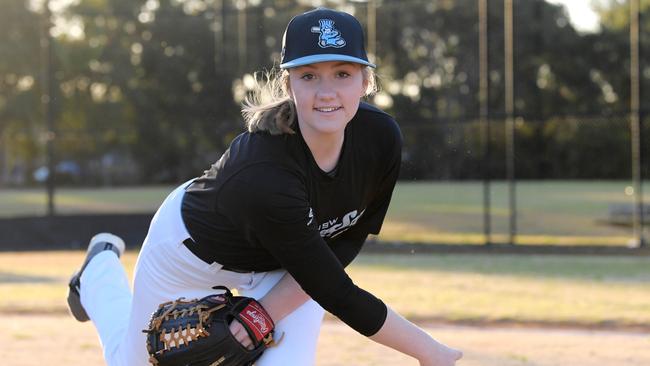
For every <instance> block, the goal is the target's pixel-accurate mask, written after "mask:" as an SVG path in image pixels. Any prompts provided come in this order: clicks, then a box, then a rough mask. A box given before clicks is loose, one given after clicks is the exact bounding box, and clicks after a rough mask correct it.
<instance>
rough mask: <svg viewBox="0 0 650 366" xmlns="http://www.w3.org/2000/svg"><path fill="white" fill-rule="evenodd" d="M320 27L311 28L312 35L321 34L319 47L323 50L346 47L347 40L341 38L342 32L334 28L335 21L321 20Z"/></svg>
mask: <svg viewBox="0 0 650 366" xmlns="http://www.w3.org/2000/svg"><path fill="white" fill-rule="evenodd" d="M318 23H319V24H320V26H318V27H315V26H314V27H311V32H312V33H320V35H319V36H318V46H320V47H321V48H327V47H334V48H341V47H343V46H345V39H343V37H341V32H339V30H338V29H336V28H334V21H333V20H330V19H320V20H319V21H318Z"/></svg>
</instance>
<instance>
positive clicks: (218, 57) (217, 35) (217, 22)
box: [212, 0, 226, 75]
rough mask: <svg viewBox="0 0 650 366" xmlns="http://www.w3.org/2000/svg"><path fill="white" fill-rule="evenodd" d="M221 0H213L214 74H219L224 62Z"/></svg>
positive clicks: (223, 24)
mask: <svg viewBox="0 0 650 366" xmlns="http://www.w3.org/2000/svg"><path fill="white" fill-rule="evenodd" d="M223 11H224V7H223V0H217V1H215V2H214V23H213V28H214V29H213V30H212V31H213V32H214V66H215V71H216V74H217V75H219V70H220V69H221V67H223V63H224V61H225V60H224V49H225V43H226V41H225V39H224V30H225V27H226V24H225V23H224V21H225V17H224V14H223Z"/></svg>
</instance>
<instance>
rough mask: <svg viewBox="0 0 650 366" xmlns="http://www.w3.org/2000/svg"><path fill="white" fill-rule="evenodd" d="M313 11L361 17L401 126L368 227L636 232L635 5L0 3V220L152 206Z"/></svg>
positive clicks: (596, 239) (386, 236) (525, 0)
mask: <svg viewBox="0 0 650 366" xmlns="http://www.w3.org/2000/svg"><path fill="white" fill-rule="evenodd" d="M314 6H328V7H333V8H337V9H341V10H344V11H347V12H349V13H352V14H354V15H355V16H356V17H357V18H358V19H359V20H360V21H361V22H362V23H363V25H364V27H365V28H366V30H367V33H366V36H367V39H368V41H367V45H368V47H367V48H368V51H369V54H370V57H371V60H372V61H374V62H376V63H377V64H378V66H379V67H378V69H377V71H378V74H379V78H380V84H381V91H380V92H379V93H378V94H377V95H375V96H374V97H372V98H371V100H370V102H372V103H375V104H376V105H378V106H379V107H381V108H383V109H384V110H386V111H387V112H389V113H391V114H392V115H393V116H395V118H396V119H397V121H398V122H399V124H400V126H401V128H402V132H403V135H404V141H405V144H404V154H403V164H402V172H401V179H400V183H399V184H398V187H397V189H396V192H395V198H394V203H393V205H392V207H391V211H390V214H389V220H388V221H387V224H386V225H385V227H384V231H383V233H382V237H380V239H383V240H384V241H399V242H422V243H444V244H491V243H506V244H553V245H556V244H557V245H606V246H623V247H625V246H634V247H638V246H642V245H644V244H645V242H646V241H647V235H648V223H649V221H650V208H649V207H648V205H647V204H646V205H645V206H644V205H643V188H644V177H648V174H649V173H650V147H649V146H648V145H649V144H648V143H647V142H646V141H647V139H648V136H650V131H649V130H650V123H649V121H648V119H649V116H648V113H647V112H648V101H647V98H645V97H644V95H645V90H647V88H648V86H649V85H650V62H649V59H650V52H647V50H648V46H649V45H650V37H649V34H650V33H649V32H650V1H648V0H593V1H592V0H566V1H561V0H552V1H551V0H547V1H543V0H489V1H488V0H459V1H451V0H434V1H431V0H426V1H425V0H408V1H398V0H367V1H362V0H356V1H353V0H338V1H325V0H323V1H316V0H273V1H272V0H146V1H133V0H29V1H26V0H4V1H3V4H2V11H0V217H3V218H5V219H9V218H17V217H50V218H52V217H57V216H62V215H63V216H64V215H71V214H106V213H114V214H120V213H122V214H124V213H142V214H147V215H150V214H152V213H153V212H154V210H155V208H156V207H157V205H158V204H159V203H160V202H161V200H162V199H163V198H164V196H165V194H166V193H167V192H168V191H169V190H170V189H171V187H172V186H173V185H175V184H178V183H179V182H182V181H184V180H187V179H189V178H191V177H194V176H197V175H200V174H201V172H202V171H203V170H204V169H206V168H207V167H209V165H210V164H211V163H212V162H214V161H216V160H217V159H218V157H219V156H220V154H221V153H222V152H223V151H224V150H225V149H226V148H227V146H228V144H229V142H230V141H231V139H232V138H233V137H234V136H236V135H237V134H239V133H241V132H242V131H243V122H242V118H241V116H240V112H239V110H240V103H241V102H242V100H243V98H244V97H245V96H246V94H247V93H248V92H249V91H250V90H251V89H252V87H253V85H254V81H255V79H256V78H257V77H259V76H258V74H256V72H258V71H264V70H269V69H271V68H273V67H274V66H276V65H277V63H278V59H279V53H280V47H281V40H282V33H283V31H284V27H285V26H286V24H287V22H288V20H289V19H290V18H291V17H292V16H293V15H295V14H297V13H299V12H302V11H305V10H308V9H310V8H312V7H314ZM645 187H646V190H647V187H648V182H647V180H646V181H645ZM5 221H6V220H5ZM6 222H8V224H6V225H8V226H4V227H5V229H3V230H5V231H6V230H9V228H11V227H14V225H15V222H14V221H6ZM644 230H645V232H644ZM644 238H645V240H644Z"/></svg>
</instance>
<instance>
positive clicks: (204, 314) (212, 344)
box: [143, 286, 276, 366]
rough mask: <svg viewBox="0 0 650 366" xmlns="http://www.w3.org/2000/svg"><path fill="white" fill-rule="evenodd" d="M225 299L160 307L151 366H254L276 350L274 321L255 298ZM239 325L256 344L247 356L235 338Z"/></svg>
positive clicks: (153, 324)
mask: <svg viewBox="0 0 650 366" xmlns="http://www.w3.org/2000/svg"><path fill="white" fill-rule="evenodd" d="M213 288H214V289H220V290H225V293H224V294H218V295H210V296H206V297H204V298H202V299H194V300H189V301H185V300H183V298H180V299H177V300H175V301H170V302H166V303H163V304H160V305H159V306H158V309H157V310H156V311H155V312H154V313H153V314H152V315H151V320H150V321H149V329H146V330H144V331H143V332H145V333H147V334H148V335H147V351H148V353H149V362H150V363H151V364H152V365H154V366H249V365H252V364H253V362H255V360H257V359H258V358H259V357H260V356H261V355H262V353H263V352H264V350H265V349H266V348H268V347H270V346H273V345H275V344H276V343H275V341H274V340H273V329H274V326H275V325H274V324H273V320H272V319H271V317H270V316H269V314H268V313H267V312H266V310H264V308H263V307H262V305H261V304H260V303H259V302H257V301H256V300H255V299H253V298H250V297H241V296H233V295H232V293H231V292H230V290H228V288H226V287H224V286H215V287H213ZM235 319H236V320H238V321H239V322H240V323H241V324H242V325H243V327H244V329H245V330H246V331H247V332H248V335H249V336H250V338H251V340H252V341H253V349H251V350H248V349H246V348H245V347H244V346H242V345H241V343H239V342H238V341H237V340H236V339H235V338H234V337H233V335H232V334H231V333H230V329H229V324H230V322H232V321H233V320H235Z"/></svg>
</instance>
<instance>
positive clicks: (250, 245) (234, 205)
mask: <svg viewBox="0 0 650 366" xmlns="http://www.w3.org/2000/svg"><path fill="white" fill-rule="evenodd" d="M296 127H297V124H296ZM400 160H401V134H400V131H399V128H398V126H397V124H396V123H395V121H394V120H393V119H392V118H391V117H390V116H389V115H388V114H386V113H384V112H382V111H381V110H379V109H377V108H375V107H373V106H370V105H368V104H365V103H362V104H361V105H360V107H359V110H358V112H357V113H356V115H355V117H354V118H353V119H352V120H351V121H350V123H348V125H347V127H346V129H345V138H344V143H343V147H342V151H341V156H340V158H339V162H338V164H337V167H336V169H335V174H333V175H332V174H327V173H325V172H323V171H322V170H321V169H320V168H319V167H318V165H317V164H316V162H315V160H314V158H313V156H312V155H311V151H310V150H309V148H308V147H307V144H306V143H305V141H304V140H303V138H302V136H301V134H300V131H299V129H298V131H297V133H296V134H293V135H290V134H284V135H277V136H272V135H270V134H268V133H259V132H258V133H243V134H241V135H239V136H237V137H236V138H235V139H234V140H233V142H232V144H231V145H230V147H229V149H228V150H227V151H226V152H225V153H224V155H223V156H222V157H221V159H219V161H217V162H216V163H215V164H213V165H212V167H211V168H210V169H209V170H207V171H206V172H205V173H204V175H203V176H201V177H199V178H197V179H196V180H195V181H194V182H193V183H192V184H191V185H190V186H189V187H188V188H187V190H186V194H185V197H184V200H183V205H182V216H183V220H184V222H185V225H186V227H187V229H188V232H189V233H190V235H191V236H192V238H193V239H194V241H195V242H196V243H197V244H198V245H200V246H201V248H202V249H203V252H206V251H207V252H209V253H210V257H211V259H212V260H214V261H216V262H218V263H221V264H223V265H225V266H228V267H232V268H237V269H242V270H250V271H269V270H274V269H278V268H284V269H286V270H287V271H288V272H289V273H290V274H291V275H292V276H293V277H294V279H295V280H296V281H297V282H298V283H299V284H300V286H301V287H302V288H303V289H304V290H305V292H306V293H307V294H308V295H309V296H311V297H312V298H313V299H314V300H315V301H316V302H318V303H319V304H320V305H321V306H322V307H323V308H325V309H326V310H327V311H329V312H331V313H332V314H334V315H336V316H337V317H339V318H340V319H341V320H343V321H344V322H345V323H347V324H348V325H350V326H351V327H352V328H354V329H355V330H357V331H359V332H360V333H362V334H364V335H372V334H374V333H376V332H377V331H378V330H379V329H380V328H381V326H382V325H383V323H384V321H385V317H386V306H385V305H384V303H383V302H381V300H379V299H377V298H376V297H374V296H373V295H372V294H370V293H368V292H366V291H364V290H363V289H361V288H359V287H358V286H356V285H355V284H354V283H353V282H352V280H351V279H350V277H349V276H348V275H347V274H346V273H345V270H344V267H345V266H347V265H348V264H349V263H350V262H351V261H352V260H353V259H354V258H355V257H356V255H357V254H358V253H359V251H360V249H361V246H362V245H363V242H364V241H365V239H366V237H367V236H368V234H378V233H379V230H380V228H381V225H382V222H383V220H384V217H385V215H386V211H387V209H388V205H389V203H390V198H391V195H392V192H393V188H394V186H395V182H396V180H397V176H398V173H399V165H400Z"/></svg>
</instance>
